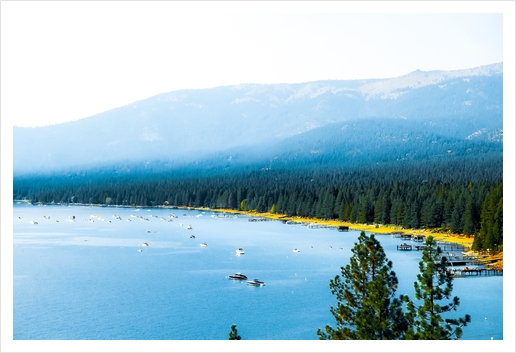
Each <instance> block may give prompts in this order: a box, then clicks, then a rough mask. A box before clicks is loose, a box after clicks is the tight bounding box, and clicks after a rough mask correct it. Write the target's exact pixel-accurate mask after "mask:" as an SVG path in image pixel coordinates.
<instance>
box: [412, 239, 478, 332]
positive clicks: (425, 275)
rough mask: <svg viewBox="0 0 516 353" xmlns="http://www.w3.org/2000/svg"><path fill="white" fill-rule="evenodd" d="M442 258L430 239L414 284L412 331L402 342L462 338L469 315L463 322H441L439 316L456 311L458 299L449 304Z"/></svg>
mask: <svg viewBox="0 0 516 353" xmlns="http://www.w3.org/2000/svg"><path fill="white" fill-rule="evenodd" d="M446 263H447V259H446V257H443V256H442V254H441V248H439V247H438V246H437V242H436V241H435V240H434V238H433V237H431V236H430V237H428V238H427V240H426V243H425V246H424V249H423V255H422V260H421V261H420V262H419V271H420V273H419V274H418V275H417V282H414V289H415V297H416V299H417V300H420V301H422V304H421V305H420V306H419V307H417V309H416V315H415V317H414V323H413V327H412V329H410V330H409V331H408V332H407V334H406V338H408V339H420V340H449V339H459V338H460V337H461V336H462V327H464V326H466V325H467V323H468V322H470V321H471V317H470V315H466V316H465V317H464V318H458V319H450V318H443V317H442V316H441V314H444V315H446V316H447V313H449V312H452V311H455V310H457V307H458V306H459V298H458V297H453V299H451V302H449V303H447V304H441V303H442V301H443V300H450V297H451V293H452V289H453V285H452V281H453V277H452V276H453V275H452V274H451V273H450V272H449V271H447V270H446Z"/></svg>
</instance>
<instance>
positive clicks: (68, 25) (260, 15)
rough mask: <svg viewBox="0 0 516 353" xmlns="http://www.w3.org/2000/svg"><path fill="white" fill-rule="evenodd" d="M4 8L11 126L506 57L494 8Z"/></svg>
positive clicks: (6, 116) (4, 78)
mask: <svg viewBox="0 0 516 353" xmlns="http://www.w3.org/2000/svg"><path fill="white" fill-rule="evenodd" d="M1 6H2V9H1V10H2V11H1V16H2V17H1V84H2V87H1V88H2V90H1V98H2V105H1V107H2V109H1V113H2V116H1V117H2V121H10V122H12V124H13V125H18V126H41V125H49V124H55V123H60V122H65V121H71V120H77V119H81V118H85V117H88V116H92V115H95V114H98V113H101V112H104V111H107V110H110V109H113V108H116V107H119V106H123V105H126V104H130V103H132V102H134V101H137V100H141V99H145V98H148V97H151V96H153V95H156V94H160V93H164V92H169V91H174V90H180V89H190V88H194V89H197V88H209V87H216V86H223V85H233V84H240V83H263V84H269V83H295V82H307V81H316V80H326V79H332V80H346V79H363V78H389V77H396V76H401V75H405V74H407V73H409V72H411V71H414V70H416V69H420V70H424V71H427V70H454V69H465V68H471V67H477V66H481V65H487V64H493V63H497V62H502V61H503V43H502V38H503V35H502V34H503V26H502V23H503V21H502V18H503V16H502V11H501V10H502V9H503V8H502V7H499V6H497V5H496V4H494V3H492V2H491V3H488V5H487V6H486V4H485V3H482V2H459V3H455V5H454V3H450V2H430V4H427V5H425V6H422V5H421V3H418V2H402V3H401V6H400V4H399V3H398V4H396V3H392V2H380V3H375V2H362V3H358V4H356V3H352V2H327V3H324V2H319V3H316V2H286V3H277V2H230V3H223V2H216V3H211V2H210V3H204V2H187V3H183V2H166V1H158V2H152V3H149V2H139V1H130V2H118V1H117V2H101V1H93V2H89V1H80V2H74V1H72V2H61V1H59V2H45V1H42V2H39V1H38V2H24V1H22V2H16V1H8V2H6V1H3V2H2V3H1ZM373 9H374V10H375V11H376V12H378V13H377V14H371V13H368V12H370V11H371V10H373ZM350 11H351V12H354V13H349V12H350ZM429 11H430V12H434V13H433V14H430V13H428V12H429ZM359 12H362V13H359ZM381 12H394V13H381ZM401 12H405V13H401ZM437 12H444V13H437ZM446 12H464V13H462V14H450V13H446ZM465 12H470V13H465ZM475 12H479V13H475ZM488 12H494V13H488Z"/></svg>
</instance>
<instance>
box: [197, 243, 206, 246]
mask: <svg viewBox="0 0 516 353" xmlns="http://www.w3.org/2000/svg"><path fill="white" fill-rule="evenodd" d="M199 245H200V246H208V244H206V243H201V244H199Z"/></svg>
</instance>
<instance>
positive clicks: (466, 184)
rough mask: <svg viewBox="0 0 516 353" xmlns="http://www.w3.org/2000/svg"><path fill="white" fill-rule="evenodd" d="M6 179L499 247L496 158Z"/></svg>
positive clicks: (60, 194)
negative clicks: (438, 234) (392, 228)
mask: <svg viewBox="0 0 516 353" xmlns="http://www.w3.org/2000/svg"><path fill="white" fill-rule="evenodd" d="M120 170H124V168H109V169H97V170H89V171H88V172H84V171H83V172H75V173H72V172H70V173H68V174H66V175H64V174H54V175H50V174H47V175H29V176H19V177H15V178H14V195H13V198H14V199H15V200H21V199H26V200H30V201H31V202H33V203H36V202H42V203H65V204H66V203H71V204H73V203H78V204H100V205H127V206H161V205H169V206H174V205H175V206H192V207H209V208H223V209H224V208H225V209H233V210H242V211H248V210H257V211H259V212H273V213H280V214H286V215H289V216H295V215H297V216H302V217H313V218H321V219H339V220H342V221H348V222H352V223H360V224H364V223H367V224H393V225H398V226H402V227H403V228H409V229H410V228H415V229H419V228H441V229H442V230H443V231H450V232H452V233H459V234H466V235H475V242H474V245H473V248H474V249H475V250H482V249H491V250H502V249H503V230H502V225H503V212H502V211H503V202H502V197H503V189H502V159H501V157H500V158H490V159H485V160H482V159H471V160H460V161H459V160H452V161H435V162H426V163H412V164H411V163H404V164H388V165H384V166H374V167H363V168H355V169H345V168H337V167H331V168H330V167H326V168H324V167H318V166H310V167H308V166H304V167H299V168H291V169H288V170H287V169H284V170H274V169H267V168H262V169H256V168H240V169H231V170H229V171H228V170H224V169H218V170H212V171H210V172H209V173H207V172H206V170H201V169H195V168H186V169H176V170H168V171H166V170H159V168H158V169H157V170H154V171H153V170H152V168H151V170H149V168H148V167H133V168H131V169H130V171H126V172H120Z"/></svg>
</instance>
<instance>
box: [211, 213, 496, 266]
mask: <svg viewBox="0 0 516 353" xmlns="http://www.w3.org/2000/svg"><path fill="white" fill-rule="evenodd" d="M201 209H202V210H211V211H215V212H225V213H234V214H244V215H249V216H253V217H263V218H270V219H278V220H291V221H294V222H301V223H316V224H320V225H325V226H332V227H339V226H348V227H349V229H350V230H363V231H366V232H371V233H378V234H390V233H392V232H403V233H409V234H415V235H424V236H429V235H431V236H433V237H434V239H435V240H437V241H441V242H447V243H455V244H460V245H462V246H464V247H465V250H466V251H467V253H468V254H469V255H470V256H475V257H478V258H479V259H481V260H482V261H484V262H485V263H486V266H488V267H492V268H496V269H503V251H502V252H499V253H496V254H494V255H489V254H486V253H485V252H474V251H471V246H472V245H473V237H472V236H466V235H463V234H451V233H443V232H440V230H439V229H405V228H402V227H399V226H393V225H371V224H357V223H350V222H343V221H339V220H323V219H317V218H304V217H297V216H287V215H284V214H276V213H269V212H264V213H260V212H256V211H238V210H228V209H207V208H201Z"/></svg>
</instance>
